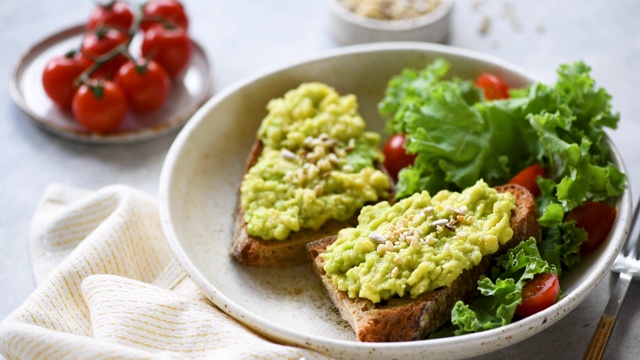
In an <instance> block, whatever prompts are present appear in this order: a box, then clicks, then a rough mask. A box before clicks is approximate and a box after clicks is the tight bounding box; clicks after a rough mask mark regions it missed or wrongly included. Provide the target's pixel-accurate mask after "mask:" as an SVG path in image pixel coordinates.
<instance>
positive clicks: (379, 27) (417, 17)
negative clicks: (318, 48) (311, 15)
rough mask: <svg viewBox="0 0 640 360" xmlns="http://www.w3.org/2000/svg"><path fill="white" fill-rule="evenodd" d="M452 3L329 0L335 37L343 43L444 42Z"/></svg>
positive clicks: (450, 0) (449, 0)
mask: <svg viewBox="0 0 640 360" xmlns="http://www.w3.org/2000/svg"><path fill="white" fill-rule="evenodd" d="M453 3H454V1H453V0H329V8H330V11H331V17H330V26H331V31H332V33H333V36H334V38H335V39H336V40H337V41H338V42H340V43H342V44H344V45H350V44H357V43H369V42H381V41H427V42H437V43H443V42H446V40H447V39H448V36H449V21H450V20H449V18H450V13H451V9H452V7H453Z"/></svg>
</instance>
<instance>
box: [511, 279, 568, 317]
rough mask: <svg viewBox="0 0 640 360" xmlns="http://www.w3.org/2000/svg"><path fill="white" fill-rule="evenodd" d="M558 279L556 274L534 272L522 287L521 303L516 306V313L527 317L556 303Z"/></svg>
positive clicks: (558, 286) (558, 290)
mask: <svg viewBox="0 0 640 360" xmlns="http://www.w3.org/2000/svg"><path fill="white" fill-rule="evenodd" d="M559 292H560V281H558V275H556V274H553V273H551V274H536V275H535V276H534V277H533V279H531V280H529V281H528V282H527V283H526V284H525V285H524V287H523V288H522V303H521V304H520V305H518V307H516V315H518V316H520V317H527V316H529V315H533V314H535V313H537V312H539V311H542V310H544V309H546V308H548V307H549V306H551V305H553V304H555V303H556V300H557V299H558V293H559Z"/></svg>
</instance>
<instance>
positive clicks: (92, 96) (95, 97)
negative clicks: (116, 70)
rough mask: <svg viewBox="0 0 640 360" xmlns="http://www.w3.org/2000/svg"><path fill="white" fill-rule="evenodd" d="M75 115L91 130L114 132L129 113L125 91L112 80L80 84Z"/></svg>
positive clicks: (76, 97)
mask: <svg viewBox="0 0 640 360" xmlns="http://www.w3.org/2000/svg"><path fill="white" fill-rule="evenodd" d="M72 109H73V116H74V117H75V119H76V120H77V121H78V122H79V123H80V124H82V125H83V126H84V127H86V128H87V129H89V130H90V131H95V132H102V133H106V132H113V131H115V130H117V129H118V127H119V126H120V124H122V121H124V117H125V115H126V113H127V100H126V98H125V96H124V93H123V92H122V90H120V88H119V87H118V86H116V85H115V84H114V83H113V82H111V81H99V82H96V83H94V84H91V85H87V84H83V85H82V86H80V88H79V89H78V91H77V92H76V94H75V96H74V97H73V104H72Z"/></svg>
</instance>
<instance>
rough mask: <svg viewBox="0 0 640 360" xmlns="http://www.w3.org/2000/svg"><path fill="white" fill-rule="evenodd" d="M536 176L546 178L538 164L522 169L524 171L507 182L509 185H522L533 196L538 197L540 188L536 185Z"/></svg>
mask: <svg viewBox="0 0 640 360" xmlns="http://www.w3.org/2000/svg"><path fill="white" fill-rule="evenodd" d="M538 176H540V177H543V178H544V177H546V175H545V172H544V168H542V165H540V164H533V165H530V166H528V167H526V168H524V170H522V171H520V172H519V173H518V174H517V175H516V176H514V177H513V178H512V179H511V180H509V184H518V185H522V186H524V187H525V188H527V190H529V191H530V192H531V194H533V196H535V197H538V196H539V195H540V187H539V186H538V183H536V179H537V178H538Z"/></svg>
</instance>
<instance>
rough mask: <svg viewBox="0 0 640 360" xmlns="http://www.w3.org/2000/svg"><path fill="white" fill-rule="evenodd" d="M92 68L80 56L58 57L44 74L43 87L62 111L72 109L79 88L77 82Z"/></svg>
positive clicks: (49, 64) (50, 62) (50, 63)
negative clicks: (79, 77)
mask: <svg viewBox="0 0 640 360" xmlns="http://www.w3.org/2000/svg"><path fill="white" fill-rule="evenodd" d="M89 66H91V63H90V62H89V61H87V60H86V59H85V58H83V57H82V56H79V55H73V56H64V55H63V56H58V57H55V58H53V59H51V60H49V62H48V63H47V65H46V66H45V68H44V71H43V72H42V86H43V87H44V91H45V93H46V94H47V96H49V98H50V99H51V100H52V101H53V102H54V103H55V104H56V105H57V106H58V107H60V108H61V109H64V110H69V109H71V101H72V100H73V94H74V93H75V91H76V89H77V86H76V85H75V80H76V79H77V78H78V76H80V74H82V72H84V71H85V70H87V69H88V68H89Z"/></svg>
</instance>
